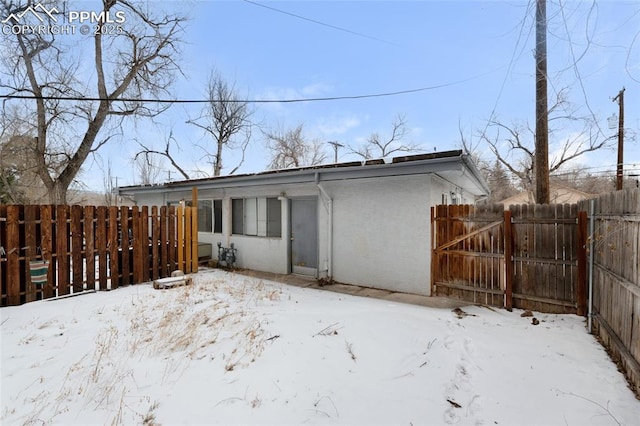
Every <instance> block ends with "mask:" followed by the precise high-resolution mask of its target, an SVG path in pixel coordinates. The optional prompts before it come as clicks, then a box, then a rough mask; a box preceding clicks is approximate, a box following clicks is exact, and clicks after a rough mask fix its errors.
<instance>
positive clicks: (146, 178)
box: [134, 153, 162, 185]
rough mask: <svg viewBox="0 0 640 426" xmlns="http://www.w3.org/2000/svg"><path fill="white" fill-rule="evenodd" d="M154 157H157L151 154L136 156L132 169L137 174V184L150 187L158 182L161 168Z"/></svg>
mask: <svg viewBox="0 0 640 426" xmlns="http://www.w3.org/2000/svg"><path fill="white" fill-rule="evenodd" d="M156 157H157V155H154V154H152V153H145V154H142V155H136V158H135V160H134V167H135V169H136V172H137V174H138V183H140V184H141V185H152V184H154V183H157V182H158V178H159V176H160V173H161V172H162V166H161V164H160V162H159V161H158V159H157V158H156Z"/></svg>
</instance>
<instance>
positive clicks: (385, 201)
mask: <svg viewBox="0 0 640 426" xmlns="http://www.w3.org/2000/svg"><path fill="white" fill-rule="evenodd" d="M431 185H432V179H431V178H430V176H428V175H421V176H403V177H388V178H377V179H361V180H353V181H343V182H329V183H327V184H326V186H325V187H326V190H327V193H329V195H330V196H332V198H333V209H334V218H333V227H334V229H333V232H334V238H333V240H334V243H333V278H334V279H335V280H336V281H338V282H344V283H350V284H358V285H363V286H368V287H374V288H383V289H387V290H393V291H400V292H408V293H417V294H424V295H428V294H429V293H430V263H431V262H430V259H431V251H430V247H431V245H430V232H431V231H430V217H431V216H430V214H431V213H430V207H431V205H432V201H433V200H432V195H431V194H432V192H436V193H438V194H439V192H441V191H432V190H431V188H430V187H431ZM438 186H440V185H438ZM438 197H440V195H438Z"/></svg>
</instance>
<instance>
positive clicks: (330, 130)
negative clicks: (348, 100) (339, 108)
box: [316, 115, 362, 136]
mask: <svg viewBox="0 0 640 426" xmlns="http://www.w3.org/2000/svg"><path fill="white" fill-rule="evenodd" d="M361 122H362V120H361V119H360V118H358V117H356V116H354V115H350V116H342V117H340V116H331V117H322V118H320V119H319V120H318V124H317V125H316V128H317V129H318V131H319V132H320V133H322V134H324V135H325V136H336V135H344V134H345V133H347V132H348V131H349V130H351V129H354V128H356V127H358V126H359V125H360V123H361Z"/></svg>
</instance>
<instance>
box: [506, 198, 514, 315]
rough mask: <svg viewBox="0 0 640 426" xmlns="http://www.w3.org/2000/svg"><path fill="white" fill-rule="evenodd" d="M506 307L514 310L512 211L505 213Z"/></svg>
mask: <svg viewBox="0 0 640 426" xmlns="http://www.w3.org/2000/svg"><path fill="white" fill-rule="evenodd" d="M504 278H505V283H504V291H505V293H504V305H505V308H506V309H507V310H508V311H511V310H512V309H513V227H512V224H511V211H510V210H505V211H504Z"/></svg>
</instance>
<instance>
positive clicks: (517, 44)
mask: <svg viewBox="0 0 640 426" xmlns="http://www.w3.org/2000/svg"><path fill="white" fill-rule="evenodd" d="M531 4H532V3H531V0H529V2H528V3H527V7H526V9H525V14H524V18H522V21H521V23H520V31H519V32H518V39H517V40H516V44H515V45H514V46H513V51H512V52H511V59H510V60H509V65H508V67H507V72H506V73H505V76H504V79H503V80H502V84H501V85H500V90H499V91H498V96H497V97H496V101H495V103H494V104H493V109H492V110H491V114H490V115H489V119H488V120H487V123H486V124H485V127H484V130H483V131H482V134H485V133H486V132H487V129H488V128H489V123H490V122H491V121H492V120H493V116H494V115H495V113H496V109H497V108H498V103H499V102H500V98H501V97H502V93H503V92H504V87H505V85H506V84H507V79H508V78H509V75H510V74H511V70H512V69H513V63H514V62H515V58H516V52H517V50H518V46H519V45H520V40H521V39H522V33H523V32H524V28H525V24H526V22H527V17H528V16H529V13H530V11H531Z"/></svg>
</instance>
